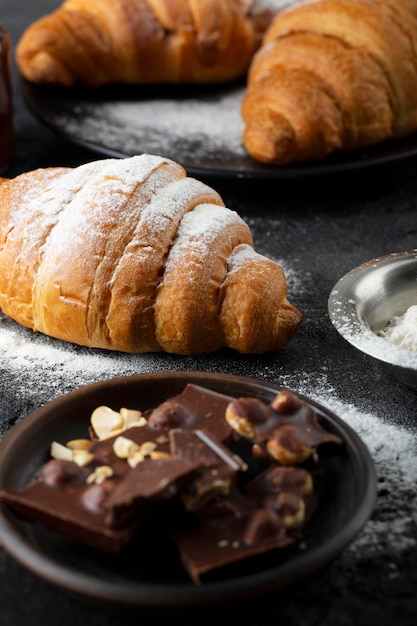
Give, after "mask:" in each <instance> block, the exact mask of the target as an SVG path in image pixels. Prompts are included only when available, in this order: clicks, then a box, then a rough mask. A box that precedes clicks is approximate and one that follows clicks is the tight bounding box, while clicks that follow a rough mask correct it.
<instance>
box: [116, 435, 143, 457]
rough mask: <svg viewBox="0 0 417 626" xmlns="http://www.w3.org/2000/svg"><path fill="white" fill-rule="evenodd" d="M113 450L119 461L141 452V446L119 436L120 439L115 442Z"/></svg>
mask: <svg viewBox="0 0 417 626" xmlns="http://www.w3.org/2000/svg"><path fill="white" fill-rule="evenodd" d="M113 450H114V453H115V455H116V456H118V457H119V459H127V458H128V457H130V456H132V455H133V454H134V453H135V452H137V450H139V446H138V444H137V443H135V442H134V441H132V440H131V439H128V438H127V437H123V436H122V435H119V437H117V439H115V440H114V443H113Z"/></svg>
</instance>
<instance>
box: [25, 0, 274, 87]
mask: <svg viewBox="0 0 417 626" xmlns="http://www.w3.org/2000/svg"><path fill="white" fill-rule="evenodd" d="M251 9H252V3H251V2H247V1H246V0H118V2H114V1H113V0H88V1H87V0H66V1H65V2H64V3H63V4H62V5H61V6H60V7H59V8H58V9H57V10H56V11H54V12H53V13H51V14H49V15H47V16H45V17H43V18H41V19H40V20H38V21H36V22H35V23H33V24H32V25H30V26H29V28H28V29H27V30H26V31H25V32H24V33H23V35H22V37H21V39H20V41H19V42H18V45H17V48H16V61H17V64H18V66H19V69H20V71H21V73H22V75H23V76H24V77H25V78H27V79H28V80H30V81H32V82H35V83H55V84H60V85H63V86H72V85H75V84H84V85H88V86H92V87H95V86H99V85H103V84H106V83H114V82H125V83H142V84H143V83H145V84H148V83H165V82H168V83H172V82H183V83H214V82H224V81H228V80H233V79H235V78H238V77H241V76H243V75H245V74H246V72H247V69H248V66H249V63H250V60H251V58H252V57H253V54H254V52H255V51H256V50H257V49H258V47H259V45H260V43H261V38H262V35H263V33H264V31H265V28H266V26H267V25H268V24H269V23H270V21H271V19H272V17H273V15H274V11H273V9H272V8H271V9H265V10H264V11H262V12H256V11H255V10H254V11H252V10H251Z"/></svg>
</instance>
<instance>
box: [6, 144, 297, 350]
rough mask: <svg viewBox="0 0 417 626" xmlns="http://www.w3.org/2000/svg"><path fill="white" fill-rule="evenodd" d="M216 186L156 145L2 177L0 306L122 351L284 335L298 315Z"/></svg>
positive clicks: (263, 345) (69, 337)
mask: <svg viewBox="0 0 417 626" xmlns="http://www.w3.org/2000/svg"><path fill="white" fill-rule="evenodd" d="M286 294H287V283H286V277H285V273H284V270H283V269H282V268H281V266H280V265H278V264H277V263H276V262H274V261H272V260H270V259H267V258H266V257H264V256H262V255H260V254H258V253H256V252H255V250H254V248H253V239H252V234H251V231H250V229H249V227H248V225H247V224H246V223H245V222H244V220H243V219H242V218H241V217H239V215H238V214H237V213H236V212H235V211H232V210H230V209H228V208H226V207H225V205H224V202H223V200H222V199H221V197H220V196H219V194H218V193H217V192H216V191H215V190H213V189H212V188H210V187H208V186H207V185H205V184H204V183H202V182H200V181H198V180H196V179H194V178H190V177H188V176H186V173H185V170H184V169H183V168H182V166H180V165H179V164H177V163H175V162H174V161H171V160H169V159H165V158H163V157H159V156H155V155H147V154H143V155H140V156H135V157H131V158H127V159H104V160H100V161H93V162H91V163H87V164H84V165H81V166H79V167H76V168H62V167H56V168H46V169H37V170H34V171H30V172H26V173H23V174H21V175H19V176H17V177H16V178H13V179H3V180H2V182H1V183H0V307H1V308H2V310H3V312H4V313H5V314H6V315H8V316H9V317H11V318H12V319H14V320H15V321H16V322H18V323H20V324H21V325H23V326H27V327H29V328H32V329H33V330H36V331H40V332H41V333H44V334H46V335H50V336H52V337H56V338H58V339H61V340H64V341H68V342H72V343H75V344H80V345H83V346H90V347H94V348H104V349H109V350H118V351H123V352H132V353H133V352H156V351H161V350H165V351H167V352H172V353H177V354H193V353H199V352H211V351H213V350H216V349H218V348H220V347H230V348H234V349H236V350H238V351H240V352H243V353H262V352H267V351H271V350H276V349H277V348H279V347H281V346H283V345H285V344H286V343H288V342H289V341H290V340H291V339H292V338H293V336H294V335H295V333H296V332H297V330H298V328H299V326H300V324H301V321H302V314H301V313H300V312H299V311H298V310H297V309H296V308H295V307H294V306H293V305H292V304H290V303H289V301H288V300H287V297H286Z"/></svg>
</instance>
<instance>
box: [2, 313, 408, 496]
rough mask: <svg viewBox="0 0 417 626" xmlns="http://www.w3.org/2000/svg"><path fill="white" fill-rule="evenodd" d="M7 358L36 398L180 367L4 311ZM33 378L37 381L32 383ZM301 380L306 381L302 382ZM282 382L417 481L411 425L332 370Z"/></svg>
mask: <svg viewBox="0 0 417 626" xmlns="http://www.w3.org/2000/svg"><path fill="white" fill-rule="evenodd" d="M0 345H1V348H2V361H3V364H4V365H5V366H6V367H7V369H8V370H9V371H13V372H15V374H16V376H17V377H19V378H21V379H22V380H24V381H25V391H26V393H30V392H31V389H32V392H33V394H34V396H36V395H37V394H38V393H39V390H40V388H42V387H49V388H50V398H48V399H52V398H53V397H55V396H57V395H59V394H60V393H62V392H63V390H62V385H63V384H64V385H65V386H66V388H67V389H66V390H70V389H72V388H75V387H77V386H80V385H85V384H89V383H92V382H96V381H100V380H104V379H108V378H115V377H119V376H126V375H130V374H134V373H141V372H150V371H166V370H170V369H171V368H172V369H176V367H177V366H176V363H175V360H174V361H172V360H171V359H168V361H167V360H166V359H165V357H164V356H163V355H160V354H145V355H134V354H123V353H109V352H105V351H100V350H93V349H88V348H82V347H79V346H73V345H72V344H66V343H63V342H60V341H56V340H53V339H50V338H49V337H44V336H43V335H40V334H34V333H32V331H28V330H27V329H24V328H22V327H19V326H18V325H17V324H15V323H14V322H12V321H11V320H9V319H8V318H6V317H5V316H1V315H0ZM29 381H30V382H31V384H29ZM300 381H301V382H300ZM280 385H282V386H284V387H288V388H290V389H293V390H294V391H297V392H298V393H302V394H304V395H305V396H307V397H309V398H311V399H312V400H315V401H317V402H318V403H319V404H321V405H323V406H325V407H327V408H328V409H329V410H331V411H333V412H334V413H335V414H337V415H338V416H339V417H341V418H342V419H344V420H345V421H346V422H347V423H349V424H350V426H351V427H352V428H353V429H354V430H355V431H356V432H357V433H358V434H359V435H360V436H361V437H362V438H363V440H364V442H365V443H366V445H367V446H368V447H369V449H370V452H371V454H372V455H373V457H374V459H375V460H376V462H377V463H380V464H382V465H384V464H386V465H387V466H389V467H390V468H391V471H392V472H394V473H396V474H398V478H399V480H401V481H402V482H403V484H404V485H410V484H412V483H414V484H415V481H416V476H417V435H416V434H415V433H413V432H412V431H411V430H408V429H407V427H406V426H405V425H404V426H401V427H400V426H398V425H395V424H393V423H390V422H389V421H386V419H385V417H384V416H379V415H378V414H377V413H375V414H373V413H370V412H368V411H366V410H364V409H362V408H361V407H358V406H355V405H354V404H352V403H350V402H346V401H344V400H343V399H341V398H340V397H339V396H338V393H337V392H336V390H335V389H333V388H332V386H331V385H330V384H329V382H328V380H327V376H326V373H325V372H324V371H323V372H322V373H321V374H317V373H315V374H314V375H311V376H307V377H306V376H304V377H299V376H294V375H288V376H285V375H284V376H282V377H280Z"/></svg>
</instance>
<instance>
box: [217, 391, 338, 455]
mask: <svg viewBox="0 0 417 626" xmlns="http://www.w3.org/2000/svg"><path fill="white" fill-rule="evenodd" d="M226 420H227V421H228V423H229V424H230V425H231V426H232V427H233V428H234V430H235V431H236V432H237V433H238V434H239V435H242V436H244V437H247V438H249V439H251V440H252V441H253V442H254V443H255V444H257V445H258V446H260V447H261V448H262V447H264V448H265V451H266V452H268V454H270V455H271V456H272V457H273V458H274V459H275V460H277V461H279V462H280V463H282V464H284V465H296V464H301V463H303V462H304V461H306V459H308V458H310V457H312V456H313V455H314V454H315V452H316V450H317V449H318V448H319V447H321V446H323V445H324V444H331V445H340V444H341V440H340V439H339V437H336V436H335V435H333V434H331V433H329V432H328V431H326V430H325V429H324V428H322V426H321V425H320V424H319V422H318V418H317V414H316V412H315V411H314V409H313V408H312V407H311V406H309V405H308V404H307V403H306V402H303V401H302V399H301V398H300V397H299V396H297V395H296V394H295V393H293V392H291V391H287V390H284V391H281V392H279V393H278V394H277V395H276V396H275V398H274V399H273V400H272V402H271V403H270V404H265V403H264V402H262V401H261V400H259V399H258V398H239V399H237V400H234V401H233V402H231V403H230V404H229V406H228V408H227V410H226Z"/></svg>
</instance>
